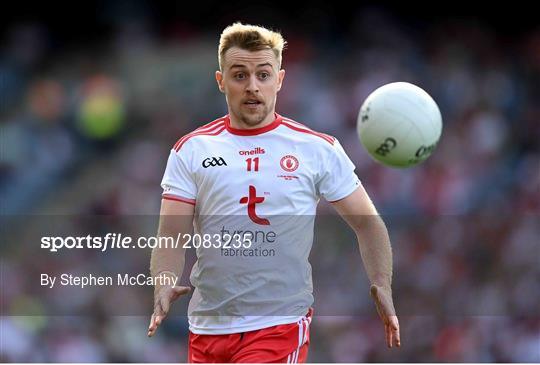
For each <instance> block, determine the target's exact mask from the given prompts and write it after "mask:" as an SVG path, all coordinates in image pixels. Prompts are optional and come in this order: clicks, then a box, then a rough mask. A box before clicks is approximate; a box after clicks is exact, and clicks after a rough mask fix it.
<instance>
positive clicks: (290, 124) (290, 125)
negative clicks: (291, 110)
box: [282, 119, 335, 146]
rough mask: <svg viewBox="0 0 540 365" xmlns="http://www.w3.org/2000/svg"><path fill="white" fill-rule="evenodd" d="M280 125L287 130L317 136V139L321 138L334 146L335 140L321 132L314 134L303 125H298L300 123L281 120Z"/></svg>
mask: <svg viewBox="0 0 540 365" xmlns="http://www.w3.org/2000/svg"><path fill="white" fill-rule="evenodd" d="M293 123H294V124H293ZM282 124H283V125H284V126H286V127H287V128H290V129H292V130H295V131H297V132H302V133H307V134H311V135H314V136H317V137H319V138H322V139H324V140H325V141H326V142H328V143H330V144H331V145H332V146H333V145H334V141H335V138H334V137H332V136H330V135H328V134H325V133H321V132H315V131H314V130H312V129H309V128H308V127H306V126H304V125H303V124H300V123H297V122H294V121H291V120H288V119H283V123H282Z"/></svg>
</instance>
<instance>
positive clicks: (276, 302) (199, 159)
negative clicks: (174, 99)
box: [162, 114, 360, 334]
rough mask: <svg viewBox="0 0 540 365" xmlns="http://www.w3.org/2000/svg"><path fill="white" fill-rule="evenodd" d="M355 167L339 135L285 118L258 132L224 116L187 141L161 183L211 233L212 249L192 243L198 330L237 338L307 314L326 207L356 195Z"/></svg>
mask: <svg viewBox="0 0 540 365" xmlns="http://www.w3.org/2000/svg"><path fill="white" fill-rule="evenodd" d="M354 169H355V166H354V164H353V163H352V162H351V161H350V159H349V158H348V156H347V155H346V153H345V151H344V150H343V148H342V147H341V145H340V144H339V142H338V141H337V140H336V139H335V138H334V137H332V136H329V135H326V134H323V133H319V132H315V131H313V130H311V129H309V128H308V127H306V126H304V125H303V124H300V123H297V122H294V121H292V120H290V119H288V118H284V117H282V116H280V115H278V114H276V118H275V120H274V121H273V122H272V123H271V124H269V125H267V126H265V127H262V128H258V129H249V130H245V129H235V128H232V127H231V125H230V119H229V117H228V116H225V117H223V118H220V119H217V120H215V121H213V122H212V123H209V124H206V125H205V126H203V127H200V128H198V129H196V130H195V131H193V132H191V133H189V134H187V135H185V136H184V137H182V138H181V139H180V140H179V141H178V142H177V143H176V144H175V146H174V147H173V149H172V150H171V153H170V156H169V160H168V163H167V168H166V170H165V175H164V177H163V181H162V187H163V189H164V192H163V198H164V199H173V200H179V201H183V202H186V203H190V204H194V205H195V217H194V226H195V234H200V235H201V236H202V235H205V234H206V235H207V236H206V241H207V242H206V246H205V247H206V248H205V247H202V245H201V244H200V242H196V241H197V240H195V238H194V239H193V242H192V246H194V247H195V248H196V253H197V262H196V263H195V265H194V266H193V269H192V272H191V275H190V280H191V283H192V285H193V286H194V287H195V290H194V292H193V296H192V298H191V300H190V303H189V309H188V318H189V326H190V330H191V331H192V332H193V333H197V334H227V333H238V332H246V331H253V330H257V329H261V328H266V327H270V326H274V325H278V324H286V323H293V322H296V321H298V320H299V319H300V318H301V317H302V316H304V315H305V314H306V313H307V311H308V309H309V307H310V306H311V305H312V304H313V294H312V292H313V284H312V278H311V266H310V264H309V261H308V256H309V252H310V250H311V246H312V243H313V224H314V219H315V213H316V206H317V203H318V202H319V199H320V197H321V196H322V197H324V198H325V199H326V200H328V201H336V200H340V199H342V198H345V197H346V196H348V195H349V194H351V193H352V192H353V191H354V190H356V188H357V187H358V186H359V185H360V181H359V179H358V177H357V176H356V174H355V173H354ZM195 234H194V236H195ZM203 237H204V236H203ZM199 241H200V240H199ZM197 244H199V245H197ZM210 245H211V247H209V246H210Z"/></svg>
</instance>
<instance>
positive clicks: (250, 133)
mask: <svg viewBox="0 0 540 365" xmlns="http://www.w3.org/2000/svg"><path fill="white" fill-rule="evenodd" d="M274 117H275V119H274V121H273V122H272V123H270V124H268V125H266V126H264V127H261V128H254V129H238V128H233V127H232V126H231V119H230V117H229V114H227V115H226V116H225V128H227V131H229V133H232V134H236V135H238V136H256V135H258V134H262V133H266V132H268V131H271V130H272V129H276V128H277V127H278V126H279V125H280V124H281V121H282V120H283V117H282V116H281V115H279V114H278V113H274Z"/></svg>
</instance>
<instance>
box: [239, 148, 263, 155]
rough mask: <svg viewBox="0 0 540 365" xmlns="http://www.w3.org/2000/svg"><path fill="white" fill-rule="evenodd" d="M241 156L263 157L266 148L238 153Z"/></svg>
mask: <svg viewBox="0 0 540 365" xmlns="http://www.w3.org/2000/svg"><path fill="white" fill-rule="evenodd" d="M238 153H239V154H240V155H242V156H246V155H262V154H263V153H265V151H264V148H261V147H257V148H255V149H253V150H251V151H239V152H238Z"/></svg>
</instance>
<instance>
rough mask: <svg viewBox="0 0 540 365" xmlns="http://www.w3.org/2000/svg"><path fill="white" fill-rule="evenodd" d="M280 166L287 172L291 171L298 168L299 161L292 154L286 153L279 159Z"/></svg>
mask: <svg viewBox="0 0 540 365" xmlns="http://www.w3.org/2000/svg"><path fill="white" fill-rule="evenodd" d="M279 164H280V165H281V168H282V169H283V170H285V171H287V172H293V171H294V170H296V169H297V168H298V165H299V162H298V159H297V158H296V157H294V156H293V155H286V156H283V157H282V158H281V161H279Z"/></svg>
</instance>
